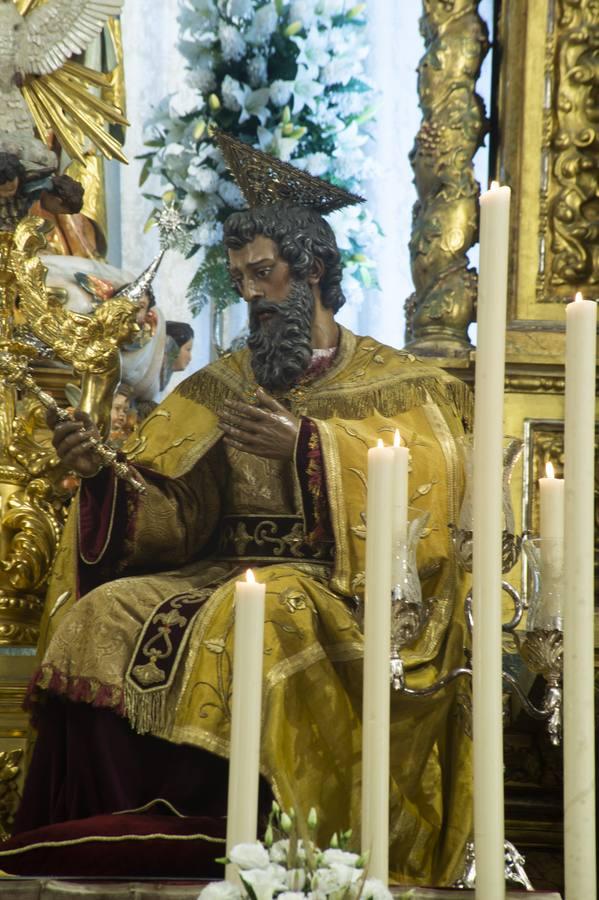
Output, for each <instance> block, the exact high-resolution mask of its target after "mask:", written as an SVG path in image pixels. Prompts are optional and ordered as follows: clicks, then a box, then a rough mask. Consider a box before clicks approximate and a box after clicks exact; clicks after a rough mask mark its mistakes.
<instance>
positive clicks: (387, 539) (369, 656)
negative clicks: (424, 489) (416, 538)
mask: <svg viewBox="0 0 599 900" xmlns="http://www.w3.org/2000/svg"><path fill="white" fill-rule="evenodd" d="M392 495H393V450H392V449H391V447H383V442H382V441H379V442H378V446H377V447H372V448H371V449H370V450H369V451H368V497H367V506H366V591H365V599H364V693H363V713H362V729H363V734H362V852H369V853H370V859H369V862H368V874H369V876H370V877H371V878H379V879H380V880H381V881H383V882H384V883H385V884H387V881H388V877H389V711H390V681H389V655H390V651H391V534H392V522H393V507H392Z"/></svg>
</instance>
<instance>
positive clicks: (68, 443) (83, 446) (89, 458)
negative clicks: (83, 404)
mask: <svg viewBox="0 0 599 900" xmlns="http://www.w3.org/2000/svg"><path fill="white" fill-rule="evenodd" d="M46 422H47V423H48V426H49V427H50V428H51V429H52V430H53V431H54V435H53V437H52V443H53V444H54V449H55V450H56V454H57V456H58V458H59V459H60V461H61V462H62V463H64V465H65V466H66V467H67V468H68V469H69V470H71V471H72V472H75V474H76V475H80V476H81V477H82V478H91V477H92V476H93V475H96V474H97V473H98V472H99V471H100V469H101V468H102V461H101V459H100V457H99V456H98V454H97V453H96V451H95V450H94V449H93V447H92V446H91V445H90V443H89V438H90V437H94V438H96V439H97V440H100V433H99V431H98V429H97V428H96V426H95V425H94V423H93V422H92V420H91V419H90V417H89V416H88V415H87V413H84V412H82V411H81V410H80V409H76V410H75V412H74V414H73V421H69V422H62V421H59V419H58V416H57V415H56V412H55V410H53V409H49V410H48V412H47V414H46Z"/></svg>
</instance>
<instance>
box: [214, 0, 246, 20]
mask: <svg viewBox="0 0 599 900" xmlns="http://www.w3.org/2000/svg"><path fill="white" fill-rule="evenodd" d="M219 6H220V8H221V9H222V10H223V12H224V13H225V14H226V15H227V16H229V17H230V18H231V19H249V18H251V16H252V15H253V12H254V3H253V0H219Z"/></svg>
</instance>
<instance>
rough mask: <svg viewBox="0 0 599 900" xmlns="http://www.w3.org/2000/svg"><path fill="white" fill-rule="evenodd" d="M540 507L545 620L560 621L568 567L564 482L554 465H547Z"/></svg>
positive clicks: (542, 481)
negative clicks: (557, 475)
mask: <svg viewBox="0 0 599 900" xmlns="http://www.w3.org/2000/svg"><path fill="white" fill-rule="evenodd" d="M539 506H540V527H539V536H540V538H541V591H542V594H543V613H544V619H546V620H550V619H552V618H553V619H559V618H560V617H561V616H562V614H563V610H562V609H561V607H560V605H559V604H560V601H561V596H562V591H561V590H560V589H559V587H560V586H559V583H558V582H560V581H561V579H562V577H563V566H564V480H563V478H556V477H555V471H554V468H553V465H552V464H551V463H550V462H548V463H547V464H546V466H545V478H539ZM547 624H550V623H549V621H547ZM554 624H555V625H556V626H557V625H558V624H559V623H558V622H557V621H556V622H555V623H554Z"/></svg>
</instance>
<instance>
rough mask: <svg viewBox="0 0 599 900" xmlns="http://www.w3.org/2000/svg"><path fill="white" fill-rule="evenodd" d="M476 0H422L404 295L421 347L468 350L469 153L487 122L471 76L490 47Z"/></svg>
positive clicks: (472, 278)
mask: <svg viewBox="0 0 599 900" xmlns="http://www.w3.org/2000/svg"><path fill="white" fill-rule="evenodd" d="M478 5H479V0H424V14H423V16H422V18H421V20H420V31H421V34H422V36H423V38H424V42H425V47H426V51H425V54H424V56H423V57H422V59H421V61H420V64H419V68H418V93H419V98H420V107H421V109H422V112H423V121H422V124H421V126H420V130H419V132H418V134H417V136H416V141H415V144H414V148H413V150H412V152H411V154H410V159H411V162H412V167H413V169H414V176H415V177H414V181H415V184H416V189H417V191H418V201H417V202H416V204H415V206H414V221H413V227H412V237H411V240H410V255H411V262H412V276H413V279H414V285H415V288H416V290H415V292H414V293H413V294H412V295H411V296H410V297H409V299H408V300H407V301H406V341H407V346H408V347H409V348H410V349H413V350H415V351H416V352H417V353H420V354H427V355H437V356H459V355H464V354H467V353H468V351H469V350H470V349H471V345H470V342H469V340H468V337H467V329H468V326H469V324H470V323H471V322H472V321H473V320H474V304H475V298H476V285H477V281H476V274H475V272H474V271H473V270H472V269H469V268H468V260H467V256H466V254H467V251H468V250H469V249H470V247H471V246H472V245H473V243H474V242H475V240H476V234H477V198H478V184H477V182H476V180H475V178H474V173H473V165H472V158H473V156H474V154H475V152H476V150H477V149H478V147H479V146H480V145H481V144H482V141H483V138H484V135H485V131H486V128H487V125H486V120H485V116H484V109H483V103H482V100H481V98H480V97H479V96H478V94H476V92H475V85H476V80H477V78H478V75H479V72H480V67H481V65H482V61H483V59H484V57H485V54H486V52H487V49H488V36H487V28H486V25H485V23H484V22H483V20H482V19H481V17H480V16H479V14H478Z"/></svg>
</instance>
